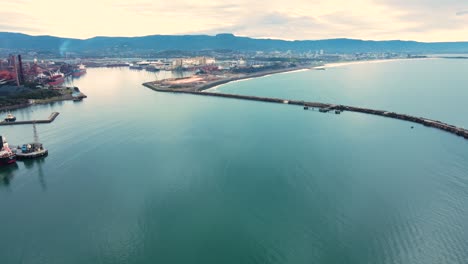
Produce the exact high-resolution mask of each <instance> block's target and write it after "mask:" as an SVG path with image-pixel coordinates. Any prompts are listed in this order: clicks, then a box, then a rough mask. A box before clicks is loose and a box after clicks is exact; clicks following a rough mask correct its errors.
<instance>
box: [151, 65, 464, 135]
mask: <svg viewBox="0 0 468 264" xmlns="http://www.w3.org/2000/svg"><path fill="white" fill-rule="evenodd" d="M418 59H420V58H418ZM400 60H403V59H398V60H374V61H360V62H340V63H331V64H326V65H324V66H317V67H310V66H298V67H292V68H285V69H282V70H275V71H264V72H258V73H255V74H243V75H227V76H226V75H220V76H217V77H214V76H212V75H205V76H197V75H195V76H192V77H186V78H176V79H167V80H161V81H153V82H146V83H143V85H144V86H145V87H147V88H150V89H152V90H154V91H157V92H170V93H185V94H193V95H203V96H214V97H223V98H232V99H240V100H250V101H260V102H270V103H280V104H291V105H300V106H303V107H304V109H305V110H307V109H309V108H318V109H319V111H320V112H324V113H326V112H330V111H335V113H336V114H340V113H341V112H342V111H350V112H358V113H364V114H371V115H378V116H382V117H389V118H394V119H399V120H403V121H408V122H413V123H417V124H421V125H424V126H427V127H433V128H437V129H440V130H443V131H446V132H449V133H451V134H454V135H457V136H460V137H463V138H465V139H468V129H465V128H461V127H456V126H454V125H450V124H447V123H444V122H442V121H438V120H432V119H428V118H423V117H416V116H411V115H406V114H399V113H395V112H390V111H384V110H375V109H369V108H361V107H354V106H346V105H338V104H330V103H320V102H305V101H300V100H289V99H282V98H269V97H258V96H248V95H238V94H226V93H215V92H209V91H207V90H208V89H212V88H214V87H217V86H220V85H223V84H226V83H229V82H233V81H239V80H246V79H252V78H257V77H263V76H267V75H272V74H279V73H287V72H296V71H302V70H324V69H326V68H331V67H341V66H346V65H352V64H358V63H359V64H362V63H380V62H390V61H400ZM405 60H406V59H405ZM411 128H413V127H411Z"/></svg>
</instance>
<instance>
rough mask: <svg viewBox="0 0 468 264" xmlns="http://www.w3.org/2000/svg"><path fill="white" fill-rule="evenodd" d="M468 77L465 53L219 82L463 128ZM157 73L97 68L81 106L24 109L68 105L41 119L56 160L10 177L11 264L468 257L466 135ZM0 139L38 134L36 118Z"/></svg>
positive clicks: (3, 243)
mask: <svg viewBox="0 0 468 264" xmlns="http://www.w3.org/2000/svg"><path fill="white" fill-rule="evenodd" d="M467 71H468V65H467V63H466V62H465V61H449V60H440V61H408V62H398V63H384V64H373V65H355V66H347V67H343V68H335V69H329V70H327V71H310V72H300V73H292V74H283V75H275V76H270V77H266V78H260V79H255V80H250V81H245V82H238V83H233V84H228V85H226V86H225V87H222V88H220V89H221V90H226V91H230V92H239V93H247V94H256V95H269V96H278V97H288V98H310V99H311V100H314V101H327V102H335V101H337V102H339V103H346V104H352V105H365V106H372V107H376V108H382V109H389V110H394V111H399V112H403V113H410V114H416V115H418V114H421V115H424V116H428V117H433V118H436V119H437V118H439V119H442V120H443V121H447V122H451V123H455V124H458V123H460V124H468V122H467V117H468V115H467V114H468V113H467V110H466V109H464V107H463V106H464V104H466V101H468V100H467V99H468V98H467V94H468V92H467V89H466V83H467V82H466V80H467V77H466V76H467V75H466V72H467ZM423 76H424V77H425V78H423ZM156 77H157V78H163V77H164V76H161V75H159V76H155V75H153V74H149V73H146V72H138V71H130V70H126V69H89V70H88V74H86V75H85V76H83V77H82V78H80V79H78V80H75V81H74V82H73V84H74V85H76V86H78V87H80V89H81V90H82V91H83V92H84V93H86V94H87V95H88V96H89V97H88V98H87V99H85V100H84V101H83V102H79V103H73V102H60V103H55V104H52V105H44V106H35V107H32V108H28V109H22V110H17V111H15V112H14V114H15V115H16V116H17V118H18V119H30V118H45V117H47V116H48V115H49V114H50V112H52V111H59V112H60V113H61V114H60V116H59V117H58V118H57V119H56V121H55V122H53V123H52V124H46V125H38V131H39V137H40V140H41V141H42V142H43V143H44V144H45V145H46V146H47V147H48V148H49V151H50V154H49V156H48V157H47V158H45V159H43V160H38V161H32V162H18V165H17V167H11V168H9V169H5V168H2V169H1V171H0V173H1V178H2V180H1V181H0V263H357V264H361V263H369V264H371V263H372V264H375V263H416V264H419V263H420V264H427V263H466V261H467V260H468V250H467V248H468V207H467V206H466V205H467V204H468V141H466V140H464V139H462V138H459V137H456V136H453V135H451V134H448V133H444V132H442V131H438V130H436V129H430V128H425V127H422V126H418V125H415V129H410V126H411V125H413V124H410V123H407V122H402V121H398V120H392V119H386V118H381V117H374V116H369V115H363V114H355V113H347V112H345V113H343V114H342V115H334V114H320V113H318V112H314V111H304V110H302V108H301V107H297V106H289V105H277V104H269V103H259V102H249V101H238V100H233V99H222V98H209V97H203V96H191V95H177V94H165V93H156V92H154V91H151V90H149V89H147V88H145V87H143V86H141V85H140V83H142V82H144V81H148V80H152V79H155V78H156ZM166 77H168V76H166ZM427 79H430V80H432V81H430V80H427ZM436 80H438V81H437V82H436ZM357 82H358V83H360V85H358V84H356V83H357ZM282 84H285V85H282ZM286 84H287V85H286ZM396 84H400V85H396ZM418 91H419V92H418ZM462 102H465V103H463V104H462ZM0 133H1V134H2V135H5V136H7V139H8V140H9V142H10V143H11V144H18V143H23V142H26V141H30V140H32V127H30V126H15V127H1V128H0Z"/></svg>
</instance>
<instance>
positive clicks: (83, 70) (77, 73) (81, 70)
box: [72, 64, 86, 77]
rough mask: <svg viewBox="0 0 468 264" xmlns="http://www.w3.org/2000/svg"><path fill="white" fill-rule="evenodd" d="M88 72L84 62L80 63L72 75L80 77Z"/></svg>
mask: <svg viewBox="0 0 468 264" xmlns="http://www.w3.org/2000/svg"><path fill="white" fill-rule="evenodd" d="M85 73H86V66H84V65H83V64H80V65H78V67H77V68H75V69H73V70H72V76H73V77H80V76H82V75H84V74H85Z"/></svg>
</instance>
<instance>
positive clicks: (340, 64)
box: [197, 57, 437, 92]
mask: <svg viewBox="0 0 468 264" xmlns="http://www.w3.org/2000/svg"><path fill="white" fill-rule="evenodd" d="M429 59H437V58H433V57H427V58H398V59H379V60H362V61H342V62H332V63H326V64H324V65H321V66H309V67H296V68H295V69H284V70H279V71H267V72H262V73H258V74H250V75H248V76H244V77H239V78H228V79H226V80H222V81H221V80H220V81H219V83H207V84H206V85H204V86H203V87H202V88H199V89H197V91H201V92H208V91H210V92H214V91H216V90H217V89H218V88H219V87H220V86H222V85H224V84H227V83H231V82H239V81H247V80H250V79H254V78H260V77H268V76H271V75H276V74H286V73H295V72H302V71H308V70H326V69H327V68H338V67H344V66H349V65H359V64H373V63H386V62H397V61H407V60H429Z"/></svg>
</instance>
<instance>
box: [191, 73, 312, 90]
mask: <svg viewBox="0 0 468 264" xmlns="http://www.w3.org/2000/svg"><path fill="white" fill-rule="evenodd" d="M313 69H315V67H298V68H297V69H291V70H284V71H278V72H273V71H268V72H264V73H259V74H258V75H255V74H254V75H249V76H246V77H245V78H237V79H233V80H231V81H228V82H226V83H221V84H216V85H214V86H211V85H206V87H203V89H201V90H199V91H200V92H209V91H210V92H213V91H216V90H217V88H218V87H220V86H222V85H224V84H227V83H232V82H242V81H248V80H251V79H255V78H261V77H268V76H272V75H277V74H287V73H295V72H303V71H309V70H313Z"/></svg>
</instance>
